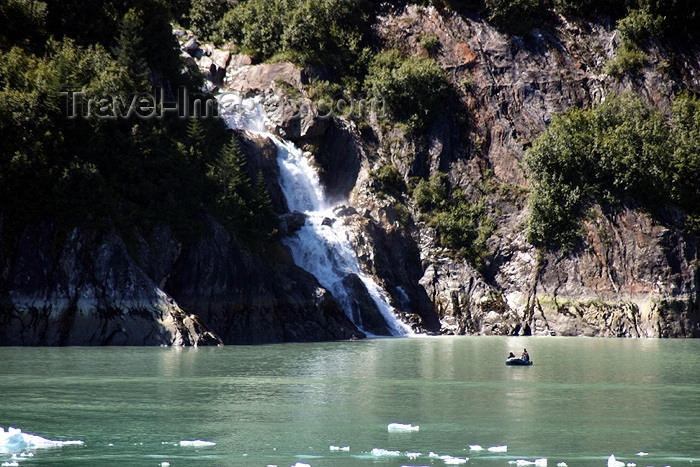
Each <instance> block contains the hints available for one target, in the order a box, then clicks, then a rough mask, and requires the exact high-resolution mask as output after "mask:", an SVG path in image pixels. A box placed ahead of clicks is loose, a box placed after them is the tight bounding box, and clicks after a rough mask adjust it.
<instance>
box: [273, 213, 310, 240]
mask: <svg viewBox="0 0 700 467" xmlns="http://www.w3.org/2000/svg"><path fill="white" fill-rule="evenodd" d="M304 224H306V214H304V213H303V212H299V211H294V212H290V213H287V214H282V215H281V216H280V226H279V234H280V236H281V237H287V236H289V235H292V234H294V232H296V231H297V230H299V229H301V228H302V227H304Z"/></svg>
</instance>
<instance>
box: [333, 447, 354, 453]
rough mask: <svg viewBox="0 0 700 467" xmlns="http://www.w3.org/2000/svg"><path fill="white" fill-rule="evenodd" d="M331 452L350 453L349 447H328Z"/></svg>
mask: <svg viewBox="0 0 700 467" xmlns="http://www.w3.org/2000/svg"><path fill="white" fill-rule="evenodd" d="M330 450H331V451H345V452H348V451H350V446H342V447H341V446H331V447H330Z"/></svg>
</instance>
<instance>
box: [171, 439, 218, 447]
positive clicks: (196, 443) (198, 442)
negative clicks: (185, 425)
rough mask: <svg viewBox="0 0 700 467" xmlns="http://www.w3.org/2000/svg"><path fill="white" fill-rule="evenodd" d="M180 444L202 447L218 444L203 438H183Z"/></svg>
mask: <svg viewBox="0 0 700 467" xmlns="http://www.w3.org/2000/svg"><path fill="white" fill-rule="evenodd" d="M180 446H188V447H201V446H216V443H214V442H212V441H204V440H201V439H195V440H191V441H190V440H183V441H180Z"/></svg>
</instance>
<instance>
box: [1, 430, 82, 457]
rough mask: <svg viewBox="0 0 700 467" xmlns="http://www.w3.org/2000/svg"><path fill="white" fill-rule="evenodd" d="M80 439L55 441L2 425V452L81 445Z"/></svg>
mask: <svg viewBox="0 0 700 467" xmlns="http://www.w3.org/2000/svg"><path fill="white" fill-rule="evenodd" d="M80 444H83V442H82V441H80V440H75V441H54V440H51V439H46V438H42V437H41V436H37V435H32V434H29V433H22V430H21V429H19V428H14V427H9V428H8V429H7V431H5V429H4V428H3V427H1V426H0V452H13V451H22V450H24V449H27V448H28V449H38V448H56V447H61V446H70V445H80Z"/></svg>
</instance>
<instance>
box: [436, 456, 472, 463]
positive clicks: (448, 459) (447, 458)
mask: <svg viewBox="0 0 700 467" xmlns="http://www.w3.org/2000/svg"><path fill="white" fill-rule="evenodd" d="M440 459H442V460H443V462H444V463H445V464H447V465H460V464H466V463H467V461H468V460H469V458H467V457H452V456H440Z"/></svg>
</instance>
